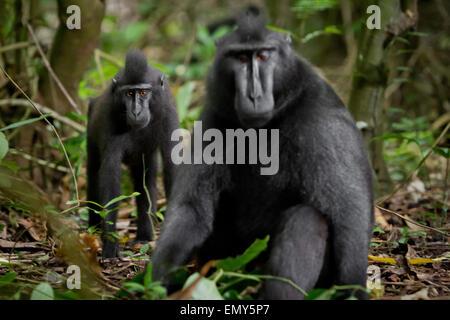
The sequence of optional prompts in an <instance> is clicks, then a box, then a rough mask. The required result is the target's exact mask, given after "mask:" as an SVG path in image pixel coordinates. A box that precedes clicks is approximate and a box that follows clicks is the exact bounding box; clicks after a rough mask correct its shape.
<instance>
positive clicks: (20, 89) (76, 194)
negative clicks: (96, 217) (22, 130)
mask: <svg viewBox="0 0 450 320" xmlns="http://www.w3.org/2000/svg"><path fill="white" fill-rule="evenodd" d="M0 69H1V70H2V72H3V73H4V74H5V76H6V77H7V78H8V79H9V81H11V83H12V84H13V85H14V86H15V87H16V88H17V89H18V90H19V91H20V92H21V93H22V94H23V95H24V96H25V98H27V100H28V101H29V102H30V103H31V105H32V106H33V107H34V109H35V110H36V111H37V112H39V114H40V115H41V116H43V115H44V114H43V113H42V112H41V110H39V109H38V108H37V107H36V105H35V104H34V102H33V101H32V100H31V99H30V97H28V95H27V94H26V93H25V91H23V90H22V88H21V87H20V86H19V85H18V84H17V83H16V82H15V81H14V80H13V78H11V76H10V75H9V74H8V72H6V70H5V69H3V67H2V66H1V65H0ZM44 121H45V122H46V123H47V124H48V125H49V126H50V127H51V128H52V131H53V132H54V133H55V135H56V138H57V139H58V142H59V144H60V145H61V148H62V150H63V152H64V156H65V158H66V161H67V164H68V165H69V168H70V172H71V173H72V178H73V183H74V186H75V196H76V199H77V201H78V203H79V201H80V197H79V195H78V183H77V178H76V176H75V172H74V170H73V167H72V164H71V163H70V160H69V156H68V154H67V150H66V148H65V147H64V144H63V142H62V140H61V137H60V136H59V134H58V131H57V130H56V128H55V126H53V124H52V123H51V122H50V121H48V119H47V118H44Z"/></svg>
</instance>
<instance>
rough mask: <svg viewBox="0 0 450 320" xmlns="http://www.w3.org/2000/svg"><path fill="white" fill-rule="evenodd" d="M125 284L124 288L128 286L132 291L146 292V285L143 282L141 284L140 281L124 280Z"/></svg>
mask: <svg viewBox="0 0 450 320" xmlns="http://www.w3.org/2000/svg"><path fill="white" fill-rule="evenodd" d="M123 286H124V288H126V289H127V290H128V291H130V292H139V293H144V292H145V287H144V286H143V285H142V284H140V283H136V282H124V283H123Z"/></svg>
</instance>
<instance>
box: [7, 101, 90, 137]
mask: <svg viewBox="0 0 450 320" xmlns="http://www.w3.org/2000/svg"><path fill="white" fill-rule="evenodd" d="M8 105H10V106H22V107H34V108H37V109H38V110H39V111H40V113H42V114H44V113H45V114H50V117H52V118H55V119H57V120H59V121H61V122H62V123H64V124H66V125H68V126H70V127H72V128H73V129H75V130H77V131H80V132H84V131H86V127H85V126H83V125H81V124H79V123H78V122H75V121H73V120H70V119H69V118H67V117H64V116H62V115H60V114H59V113H57V112H56V111H54V110H52V109H50V108H49V107H45V106H43V105H40V104H39V103H36V102H33V103H31V102H30V101H28V100H26V99H2V100H0V106H8Z"/></svg>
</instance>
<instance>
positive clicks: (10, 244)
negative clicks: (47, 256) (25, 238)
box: [0, 239, 42, 249]
mask: <svg viewBox="0 0 450 320" xmlns="http://www.w3.org/2000/svg"><path fill="white" fill-rule="evenodd" d="M41 247H42V244H41V243H40V242H14V241H7V240H2V239H0V248H4V249H12V248H14V249H36V248H41Z"/></svg>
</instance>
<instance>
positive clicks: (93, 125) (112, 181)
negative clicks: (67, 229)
mask: <svg viewBox="0 0 450 320" xmlns="http://www.w3.org/2000/svg"><path fill="white" fill-rule="evenodd" d="M177 128H178V115H177V111H176V108H175V103H174V99H173V97H172V94H171V91H170V88H169V85H168V83H167V80H166V79H165V77H164V75H163V74H162V73H161V72H160V71H159V70H158V69H156V68H154V67H152V66H149V65H148V64H147V60H146V57H145V55H144V54H143V53H142V52H140V51H137V50H132V51H129V52H128V53H127V56H126V61H125V67H124V68H123V69H121V70H120V71H119V72H118V73H117V74H116V76H115V77H114V78H113V80H112V84H111V85H110V86H109V87H108V88H107V89H106V90H105V92H104V93H103V94H102V95H101V96H99V97H97V98H95V99H93V100H91V102H90V104H89V111H88V130H87V155H88V163H87V175H88V195H87V198H88V200H90V201H94V202H96V203H99V204H101V205H103V206H104V205H105V204H107V203H108V202H109V201H110V200H112V199H114V198H116V197H118V196H120V195H121V163H125V164H126V165H128V167H129V169H130V174H131V177H132V180H133V183H134V188H135V190H136V191H137V192H139V193H140V195H139V196H138V197H137V198H136V202H137V211H138V221H137V225H138V229H137V235H136V241H140V242H144V241H149V240H151V239H152V233H153V231H152V225H151V221H150V218H149V215H148V209H149V205H150V204H149V201H148V198H147V195H146V190H145V188H144V175H145V186H146V188H147V190H148V193H149V196H150V200H151V211H152V212H153V213H154V212H156V201H157V189H156V176H157V170H158V158H157V150H158V149H160V151H161V155H162V159H163V169H164V171H163V180H164V187H165V191H166V196H169V192H170V188H171V185H172V181H173V174H174V173H173V171H174V167H173V163H172V161H171V158H170V154H171V149H172V147H173V142H172V141H171V140H170V137H171V134H172V131H173V130H175V129H177ZM117 204H118V203H116V204H114V205H112V206H111V207H109V208H107V209H114V208H116V207H117ZM90 206H91V207H92V208H95V209H99V208H98V207H97V206H95V205H90ZM104 220H105V221H102V219H101V216H100V215H98V214H96V213H94V212H91V213H90V216H89V226H100V227H102V228H103V241H104V245H103V257H104V258H113V257H117V256H119V244H118V241H117V239H116V238H114V237H112V235H111V232H115V230H116V220H117V210H114V211H112V212H110V213H108V214H107V215H106V217H105V219H104Z"/></svg>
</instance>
